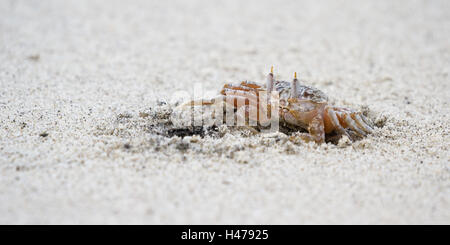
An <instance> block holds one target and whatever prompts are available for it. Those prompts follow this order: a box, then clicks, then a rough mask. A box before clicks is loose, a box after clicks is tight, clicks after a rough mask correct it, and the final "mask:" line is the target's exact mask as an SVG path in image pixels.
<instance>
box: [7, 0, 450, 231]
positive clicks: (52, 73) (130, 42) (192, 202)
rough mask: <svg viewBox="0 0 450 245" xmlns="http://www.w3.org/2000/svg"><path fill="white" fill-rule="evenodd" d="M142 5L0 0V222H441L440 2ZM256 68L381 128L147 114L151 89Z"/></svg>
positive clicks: (445, 168)
mask: <svg viewBox="0 0 450 245" xmlns="http://www.w3.org/2000/svg"><path fill="white" fill-rule="evenodd" d="M127 2H128V1H127ZM149 2H150V1H133V2H129V3H125V1H106V0H105V1H91V0H89V1H88V0H86V1H15V0H14V1H12V0H11V1H6V0H4V1H0V16H2V17H1V18H0V85H1V88H0V223H1V224H61V223H64V224H72V223H75V224H78V223H80V224H92V223H95V224H99V223H102V224H103V223H106V224H117V223H127V224H128V223H137V224H142V223H145V224H180V223H193V224H198V223H207V224H217V223H225V224H233V223H246V224H261V223H262V224H268V223H270V224H305V223H306V224H325V223H327V224H449V223H450V171H449V170H450V168H449V161H450V154H449V145H450V144H449V143H450V141H449V136H450V117H449V113H450V109H449V107H450V106H449V103H450V82H449V68H450V43H449V40H450V4H449V3H450V2H449V1H447V0H442V1H366V2H361V1H320V3H316V1H308V2H299V1H285V2H284V1H283V2H265V1H221V2H216V1H179V2H174V1H167V2H166V1H153V2H154V3H149ZM37 55H39V58H38V57H36V56H37ZM30 56H35V57H30ZM33 58H34V59H33ZM270 65H274V66H275V71H276V75H277V78H279V79H290V78H291V77H292V74H293V72H294V71H297V72H298V73H299V74H301V76H302V78H303V79H306V80H308V81H310V85H312V86H315V87H318V88H320V89H321V90H323V91H324V92H326V93H327V94H328V95H329V96H330V97H331V98H332V99H333V101H335V102H336V104H338V105H346V106H350V107H353V108H361V107H364V106H366V107H368V108H369V114H370V118H371V119H372V120H374V121H376V122H377V123H378V125H383V124H384V127H382V128H377V129H376V132H375V133H374V134H373V135H371V136H369V137H367V138H366V139H363V140H362V141H358V142H356V143H353V144H352V145H350V146H341V147H340V146H335V145H332V144H328V145H321V146H317V145H314V144H304V143H303V144H302V143H300V144H293V143H291V142H290V141H287V140H286V136H284V135H282V134H278V135H273V134H272V135H257V136H250V137H247V136H239V135H238V134H234V133H228V134H225V136H224V137H221V138H220V137H219V138H213V137H206V138H204V139H197V138H195V137H194V138H190V137H187V138H185V139H180V138H173V139H167V138H164V137H163V136H158V135H157V134H155V133H154V132H155V130H154V129H151V127H150V126H151V125H152V123H153V121H154V119H155V117H157V116H161V115H162V114H161V113H163V112H161V110H164V109H165V108H166V106H159V107H158V106H156V99H157V97H159V98H166V99H167V98H170V95H171V94H172V93H173V92H174V91H175V90H182V89H185V90H186V89H189V91H192V86H193V84H194V83H196V82H197V83H202V84H203V85H204V86H205V88H206V89H211V90H219V88H220V87H221V86H222V84H223V83H224V82H225V81H239V80H245V79H249V80H256V81H262V80H263V78H264V75H265V74H266V73H267V71H268V69H269V67H270ZM150 108H151V109H150ZM140 113H141V116H139V114H140ZM143 113H149V116H148V117H142V115H144V114H143ZM42 133H47V134H48V136H47V137H42V136H39V135H40V134H42ZM191 141H192V142H191ZM125 144H129V146H130V147H129V149H127V148H126V147H124V145H125Z"/></svg>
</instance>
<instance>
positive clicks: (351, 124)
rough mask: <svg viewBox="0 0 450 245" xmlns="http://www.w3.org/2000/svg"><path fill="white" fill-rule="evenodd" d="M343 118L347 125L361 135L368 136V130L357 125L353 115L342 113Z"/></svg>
mask: <svg viewBox="0 0 450 245" xmlns="http://www.w3.org/2000/svg"><path fill="white" fill-rule="evenodd" d="M342 119H344V121H345V123H346V124H347V126H349V127H350V128H351V129H352V130H353V131H355V132H356V133H358V134H360V135H361V136H366V132H364V131H363V130H362V129H360V128H359V127H358V125H356V123H355V121H353V119H352V117H351V116H350V115H349V114H347V113H342Z"/></svg>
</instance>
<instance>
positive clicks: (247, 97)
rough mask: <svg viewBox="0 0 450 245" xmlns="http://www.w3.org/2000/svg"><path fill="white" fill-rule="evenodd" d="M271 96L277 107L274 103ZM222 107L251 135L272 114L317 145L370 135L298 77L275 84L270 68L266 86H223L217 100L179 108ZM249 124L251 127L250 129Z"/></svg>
mask: <svg viewBox="0 0 450 245" xmlns="http://www.w3.org/2000/svg"><path fill="white" fill-rule="evenodd" d="M274 92H275V93H274ZM267 94H269V96H267ZM261 95H263V96H261ZM274 96H276V98H277V99H278V103H273V101H274V100H273V99H274ZM239 101H241V102H242V103H239ZM223 104H225V105H226V107H228V108H232V113H234V116H236V117H237V118H240V119H242V120H244V121H245V126H246V127H247V128H249V129H251V130H252V131H255V132H257V129H258V128H261V127H262V126H261V125H267V122H268V121H269V120H270V119H269V118H270V117H271V114H273V113H274V112H275V113H278V118H279V121H280V123H282V124H283V125H286V126H288V127H290V128H297V129H299V128H300V129H303V130H306V131H307V133H296V134H295V135H294V136H293V137H295V138H300V139H302V140H305V141H314V142H316V143H319V144H320V143H324V142H325V139H326V138H325V137H326V135H333V134H334V135H333V136H330V137H334V138H340V137H341V136H343V135H346V136H347V137H348V138H349V139H350V140H354V139H355V138H360V137H364V136H366V135H367V134H369V133H372V132H373V125H372V123H371V122H370V121H369V120H368V119H367V118H366V117H365V116H364V115H363V114H362V113H361V112H359V111H355V110H352V109H348V108H342V107H335V106H332V105H329V104H328V97H327V96H326V95H325V94H324V93H323V92H322V91H320V90H318V89H316V88H313V87H310V86H306V85H303V84H299V81H298V79H297V73H295V74H294V79H293V81H292V83H289V82H286V81H275V80H274V76H273V67H272V68H271V71H270V73H269V75H268V76H267V83H266V85H265V86H261V85H259V84H256V83H253V82H248V81H244V82H241V83H240V84H238V85H236V84H225V85H224V86H223V88H222V90H221V91H220V95H219V96H217V97H215V98H212V99H202V100H192V101H189V102H187V103H184V104H182V105H181V107H186V106H191V107H194V106H202V107H205V106H212V105H223ZM276 107H278V108H276ZM219 108H225V107H224V106H221V107H219ZM220 110H221V111H220V113H230V111H229V110H222V109H220ZM250 122H253V123H254V124H253V125H250V124H251V123H250Z"/></svg>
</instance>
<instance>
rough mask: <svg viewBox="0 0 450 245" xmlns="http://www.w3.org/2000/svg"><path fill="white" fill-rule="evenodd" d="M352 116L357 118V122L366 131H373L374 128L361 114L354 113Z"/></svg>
mask: <svg viewBox="0 0 450 245" xmlns="http://www.w3.org/2000/svg"><path fill="white" fill-rule="evenodd" d="M352 118H353V119H354V120H355V122H356V123H357V124H358V126H360V127H361V128H362V129H363V130H364V131H365V132H367V133H372V132H373V129H372V128H371V127H370V126H369V125H367V124H366V122H364V119H362V117H361V116H360V115H359V114H356V113H355V114H353V115H352Z"/></svg>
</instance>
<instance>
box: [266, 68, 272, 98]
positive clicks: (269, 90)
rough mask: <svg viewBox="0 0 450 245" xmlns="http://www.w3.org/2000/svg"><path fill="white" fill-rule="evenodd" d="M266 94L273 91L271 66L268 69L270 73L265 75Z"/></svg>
mask: <svg viewBox="0 0 450 245" xmlns="http://www.w3.org/2000/svg"><path fill="white" fill-rule="evenodd" d="M266 85H267V93H268V94H270V92H272V89H273V66H272V67H270V73H269V75H267V84H266Z"/></svg>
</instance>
